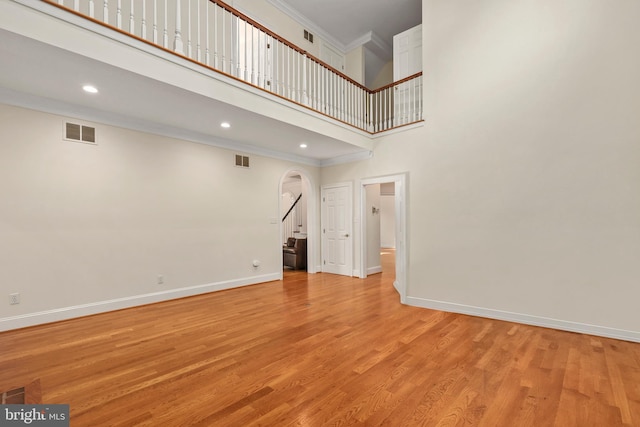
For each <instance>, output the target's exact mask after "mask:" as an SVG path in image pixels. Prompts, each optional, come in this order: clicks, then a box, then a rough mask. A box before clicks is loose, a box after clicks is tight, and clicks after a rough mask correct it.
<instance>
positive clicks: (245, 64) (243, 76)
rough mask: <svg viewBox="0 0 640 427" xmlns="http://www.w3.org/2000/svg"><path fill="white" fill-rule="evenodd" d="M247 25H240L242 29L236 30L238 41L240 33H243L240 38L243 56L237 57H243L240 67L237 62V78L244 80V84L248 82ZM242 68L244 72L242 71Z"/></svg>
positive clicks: (244, 23)
mask: <svg viewBox="0 0 640 427" xmlns="http://www.w3.org/2000/svg"><path fill="white" fill-rule="evenodd" d="M248 28H249V25H248V24H247V23H246V22H243V23H242V29H240V28H238V39H240V33H243V36H242V40H243V41H242V49H243V54H242V55H239V56H240V57H243V61H242V65H241V64H240V60H238V70H237V73H238V77H240V78H241V79H242V80H244V81H245V82H248V81H249V43H248V42H247V40H249V37H248V36H247V32H248V31H249V29H248ZM238 45H240V43H238ZM243 67H244V70H243Z"/></svg>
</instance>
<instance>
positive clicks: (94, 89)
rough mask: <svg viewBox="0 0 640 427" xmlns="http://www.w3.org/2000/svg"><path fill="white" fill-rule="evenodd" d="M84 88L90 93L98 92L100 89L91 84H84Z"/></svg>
mask: <svg viewBox="0 0 640 427" xmlns="http://www.w3.org/2000/svg"><path fill="white" fill-rule="evenodd" d="M82 89H83V90H84V91H85V92H89V93H98V89H97V88H96V87H95V86H91V85H84V86H82Z"/></svg>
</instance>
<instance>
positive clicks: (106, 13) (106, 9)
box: [102, 0, 109, 24]
mask: <svg viewBox="0 0 640 427" xmlns="http://www.w3.org/2000/svg"><path fill="white" fill-rule="evenodd" d="M102 20H103V21H104V23H105V24H108V23H109V1H108V0H104V2H103V4H102Z"/></svg>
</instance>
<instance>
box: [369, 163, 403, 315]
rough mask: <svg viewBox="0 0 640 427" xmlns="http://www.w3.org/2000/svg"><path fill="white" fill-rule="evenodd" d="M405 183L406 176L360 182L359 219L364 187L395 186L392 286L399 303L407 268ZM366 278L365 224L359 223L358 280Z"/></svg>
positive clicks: (400, 175) (398, 175) (388, 176)
mask: <svg viewBox="0 0 640 427" xmlns="http://www.w3.org/2000/svg"><path fill="white" fill-rule="evenodd" d="M407 181H408V174H407V173H401V174H397V175H387V176H381V177H375V178H363V179H361V180H360V186H359V190H360V218H366V212H365V209H366V206H367V199H366V198H367V192H366V189H365V186H366V185H371V184H386V183H390V182H393V183H394V184H395V200H394V201H395V213H396V224H395V225H396V279H395V281H394V282H393V286H394V287H395V288H396V290H397V291H398V294H400V302H402V303H403V304H405V303H406V300H407V277H408V272H407V267H408V259H409V253H408V247H409V244H408V241H407V237H408V233H407V202H408V192H407ZM366 277H367V224H366V221H364V220H363V221H361V222H360V278H361V279H364V278H366Z"/></svg>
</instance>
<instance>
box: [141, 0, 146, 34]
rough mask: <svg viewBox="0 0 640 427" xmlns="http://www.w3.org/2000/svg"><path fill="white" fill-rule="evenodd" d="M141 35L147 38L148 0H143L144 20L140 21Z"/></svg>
mask: <svg viewBox="0 0 640 427" xmlns="http://www.w3.org/2000/svg"><path fill="white" fill-rule="evenodd" d="M140 35H141V36H142V38H143V39H145V40H146V39H147V0H142V22H141V23H140Z"/></svg>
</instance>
